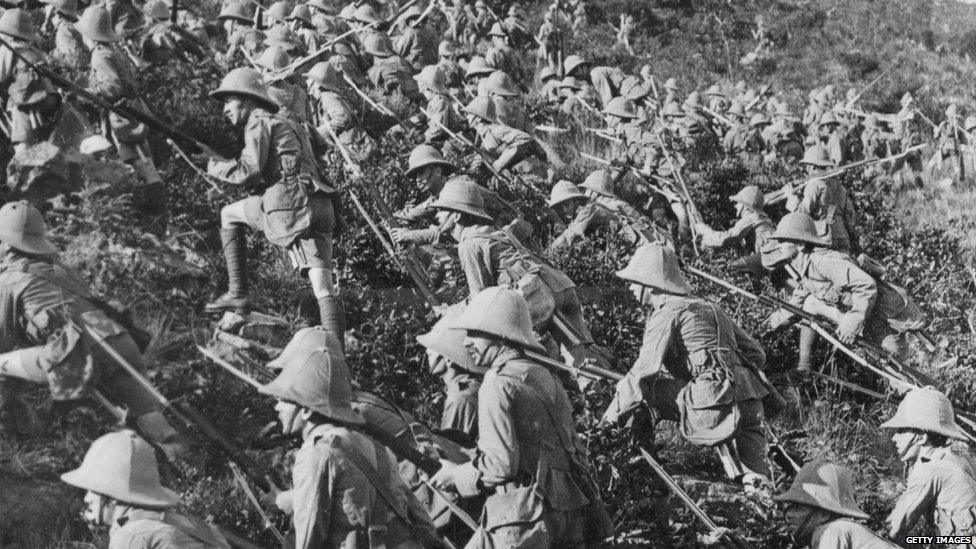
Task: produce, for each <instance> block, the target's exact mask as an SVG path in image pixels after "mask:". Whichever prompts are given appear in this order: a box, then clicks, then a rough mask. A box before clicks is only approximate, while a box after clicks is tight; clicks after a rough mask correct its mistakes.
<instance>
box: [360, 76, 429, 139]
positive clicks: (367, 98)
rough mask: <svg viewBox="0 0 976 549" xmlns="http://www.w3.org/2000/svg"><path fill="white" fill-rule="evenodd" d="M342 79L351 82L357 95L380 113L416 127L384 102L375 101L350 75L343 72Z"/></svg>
mask: <svg viewBox="0 0 976 549" xmlns="http://www.w3.org/2000/svg"><path fill="white" fill-rule="evenodd" d="M342 79H343V80H345V81H346V84H349V87H350V88H352V89H353V91H354V92H356V95H358V96H359V97H361V98H362V99H363V101H365V102H366V103H367V104H368V105H369V106H370V107H373V109H375V110H376V111H377V112H379V113H380V114H385V115H386V116H389V117H390V118H393V119H394V120H396V121H397V123H398V124H400V126H402V127H404V128H414V127H416V126H415V125H414V124H413V123H411V122H408V121H406V120H404V119H402V118H400V117H399V116H397V114H396V113H395V112H393V111H392V110H391V109H390V108H389V107H387V106H386V105H383V104H382V103H377V102H376V101H373V98H372V97H370V96H369V94H367V93H366V92H364V91H363V90H362V89H360V88H359V86H357V85H356V83H355V82H353V81H352V79H351V78H349V76H348V75H346V74H343V75H342Z"/></svg>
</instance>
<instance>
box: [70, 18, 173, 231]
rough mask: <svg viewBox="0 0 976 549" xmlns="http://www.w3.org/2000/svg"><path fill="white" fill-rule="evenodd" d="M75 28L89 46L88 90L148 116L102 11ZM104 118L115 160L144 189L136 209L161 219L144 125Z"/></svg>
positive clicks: (158, 185)
mask: <svg viewBox="0 0 976 549" xmlns="http://www.w3.org/2000/svg"><path fill="white" fill-rule="evenodd" d="M126 1H128V0H126ZM75 26H76V27H77V29H78V32H80V33H81V36H82V37H83V38H84V39H85V41H86V42H87V43H91V44H93V46H92V48H91V62H90V71H89V75H88V86H89V87H88V91H90V92H91V93H93V94H94V95H97V96H98V97H100V98H101V99H103V100H105V101H107V102H108V103H112V104H116V103H119V102H124V103H125V104H127V105H129V106H131V107H132V108H135V109H138V110H141V111H143V112H147V113H148V112H149V108H148V106H147V105H146V103H145V101H143V100H142V98H141V97H140V94H139V89H138V86H137V83H138V81H139V80H138V78H137V75H136V68H135V67H134V66H133V65H132V62H131V61H130V60H129V58H128V57H127V56H126V54H125V53H124V52H123V51H122V49H121V48H119V46H118V43H119V42H121V41H122V37H121V36H119V35H118V33H116V32H115V30H113V29H112V27H111V21H110V19H109V13H108V12H107V11H106V10H105V8H103V7H101V6H98V5H95V6H90V7H89V8H88V9H86V10H85V12H84V13H83V14H82V15H81V19H79V20H78V23H77V24H76V25H75ZM104 116H105V118H103V120H102V125H103V131H102V133H103V134H105V135H106V137H109V136H110V138H111V140H113V141H114V142H115V146H116V148H117V149H118V151H119V160H121V161H123V162H125V163H127V164H129V165H131V166H132V167H133V169H135V171H136V173H137V174H138V175H139V178H140V179H141V180H142V181H143V183H144V185H143V187H144V188H143V189H141V190H140V192H139V193H136V195H135V198H136V200H137V207H139V209H141V210H143V211H145V212H147V213H149V214H150V215H153V216H158V217H160V218H161V217H162V216H164V215H165V213H166V189H165V187H164V186H163V178H162V176H160V175H159V172H158V171H157V170H156V165H155V164H154V163H153V159H152V155H151V151H150V150H149V146H148V143H147V141H146V140H147V139H148V137H149V129H148V128H147V127H146V125H145V124H142V123H140V122H135V121H132V120H128V119H126V118H123V117H121V116H119V115H117V114H115V113H105V114H104Z"/></svg>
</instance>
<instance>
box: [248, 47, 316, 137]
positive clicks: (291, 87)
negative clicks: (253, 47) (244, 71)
mask: <svg viewBox="0 0 976 549" xmlns="http://www.w3.org/2000/svg"><path fill="white" fill-rule="evenodd" d="M253 65H254V68H256V69H258V70H260V71H261V73H262V75H264V76H265V77H271V76H273V75H275V74H279V73H281V71H283V70H285V69H286V68H287V67H288V66H289V65H291V57H290V56H289V55H288V51H287V50H286V48H284V47H282V46H269V47H268V48H267V49H265V50H264V51H263V52H261V55H259V56H258V58H257V59H255V60H254V61H253ZM293 78H295V76H290V77H289V78H282V79H278V80H277V81H276V82H274V83H273V84H271V85H269V86H268V95H270V96H271V99H272V100H274V102H275V105H277V106H278V114H279V115H281V116H285V117H287V118H288V119H289V120H291V121H292V122H294V123H295V127H296V128H305V126H306V124H308V123H309V121H310V116H309V110H308V108H309V103H308V93H307V92H306V91H305V87H304V86H301V85H299V84H297V83H292V82H291V81H290V79H293Z"/></svg>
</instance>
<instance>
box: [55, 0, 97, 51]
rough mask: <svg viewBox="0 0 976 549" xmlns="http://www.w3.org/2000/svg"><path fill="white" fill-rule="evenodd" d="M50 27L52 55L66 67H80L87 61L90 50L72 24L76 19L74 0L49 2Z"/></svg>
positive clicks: (76, 7)
mask: <svg viewBox="0 0 976 549" xmlns="http://www.w3.org/2000/svg"><path fill="white" fill-rule="evenodd" d="M51 8H52V13H51V19H50V21H51V28H52V30H53V33H54V49H53V50H52V51H51V57H54V58H55V59H57V60H58V61H60V62H61V63H62V64H64V65H65V66H67V67H82V66H84V64H85V63H87V62H88V57H89V54H90V53H91V52H89V51H88V47H87V46H85V41H84V40H83V39H82V38H81V34H80V33H79V32H78V29H76V28H75V26H74V24H75V22H77V21H78V3H77V1H76V0H55V1H53V2H51Z"/></svg>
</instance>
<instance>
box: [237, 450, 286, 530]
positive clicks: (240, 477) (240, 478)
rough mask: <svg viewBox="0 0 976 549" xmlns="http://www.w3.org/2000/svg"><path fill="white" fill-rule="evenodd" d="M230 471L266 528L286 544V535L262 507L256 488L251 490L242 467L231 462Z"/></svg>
mask: <svg viewBox="0 0 976 549" xmlns="http://www.w3.org/2000/svg"><path fill="white" fill-rule="evenodd" d="M230 471H231V473H233V474H234V482H235V483H236V484H237V486H238V487H239V488H240V489H241V491H242V492H244V495H245V496H247V500H248V501H249V502H251V506H252V507H254V510H255V511H257V513H258V516H259V517H261V524H262V525H263V526H264V529H265V530H270V531H271V534H272V535H273V536H274V537H275V539H277V540H278V543H281V544H282V546H284V543H285V536H284V535H282V533H281V532H280V531H279V530H278V529H277V528H275V526H274V523H272V522H271V517H270V516H268V513H267V511H265V510H264V507H261V502H260V501H258V498H257V496H255V495H254V490H251V486H250V485H249V484H248V483H247V478H245V477H244V473H243V472H241V468H240V467H238V466H237V464H236V463H234V462H231V463H230Z"/></svg>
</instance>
